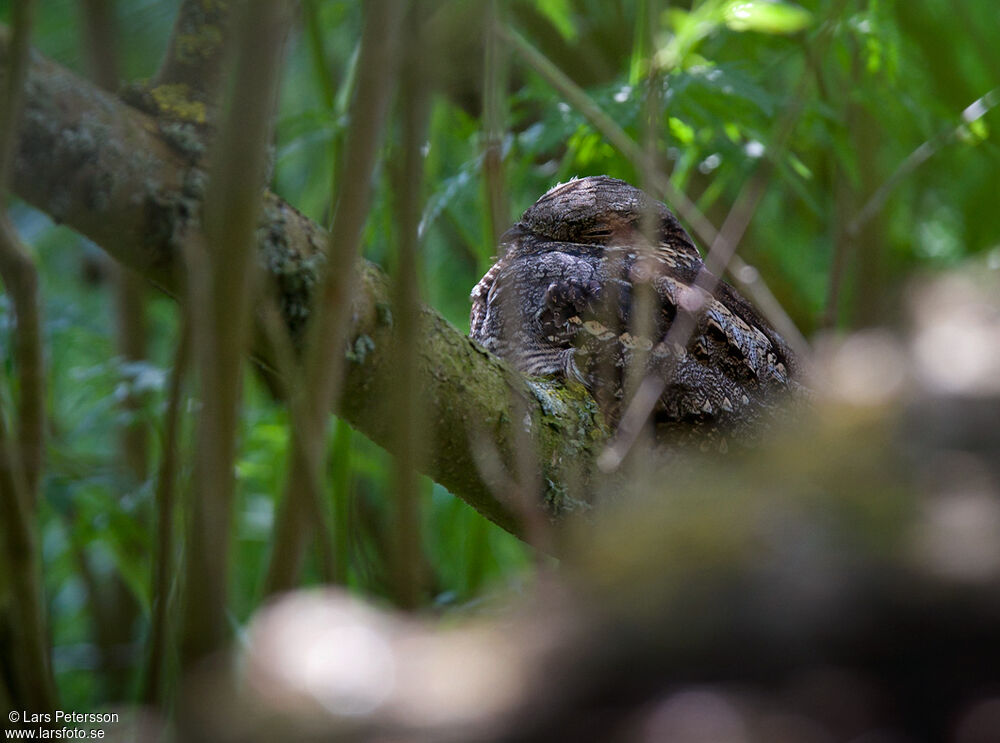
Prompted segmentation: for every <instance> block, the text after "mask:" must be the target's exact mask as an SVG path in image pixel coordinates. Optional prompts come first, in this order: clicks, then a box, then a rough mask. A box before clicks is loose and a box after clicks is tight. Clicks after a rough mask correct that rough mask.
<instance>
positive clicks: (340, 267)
mask: <svg viewBox="0 0 1000 743" xmlns="http://www.w3.org/2000/svg"><path fill="white" fill-rule="evenodd" d="M405 5H406V4H405V3H403V2H396V1H395V0H372V1H371V2H369V3H366V5H365V10H366V14H365V16H366V17H365V29H364V32H363V34H362V40H361V51H360V55H359V61H358V84H357V87H356V90H355V94H354V98H353V100H352V103H351V111H350V122H351V123H350V127H349V130H348V133H347V138H346V143H347V144H346V147H345V148H344V166H343V178H342V180H341V182H340V184H339V188H338V189H337V195H338V198H337V203H336V208H335V210H334V218H333V225H332V227H331V229H330V240H329V244H328V248H327V261H326V272H325V274H324V276H323V281H322V284H321V285H320V288H319V292H318V296H317V297H316V300H315V304H314V308H313V317H312V321H311V322H310V325H309V328H308V330H307V339H306V347H305V351H304V356H305V358H304V362H303V367H304V373H303V378H304V384H303V385H302V387H303V395H304V403H303V410H304V411H305V415H304V417H303V420H302V422H301V424H300V425H299V426H297V427H296V430H295V431H294V432H293V437H292V453H291V466H290V468H289V475H288V480H287V482H286V484H285V494H284V501H283V502H282V505H281V511H280V512H279V514H278V523H277V525H276V527H275V539H274V542H275V544H274V551H273V553H272V557H271V564H270V566H269V569H268V575H267V579H266V583H265V592H266V593H269V594H270V593H274V592H275V591H280V590H284V589H287V588H290V587H292V586H293V585H294V584H295V581H296V580H297V578H298V574H299V571H300V569H301V565H302V558H303V553H302V547H303V544H302V542H301V540H300V539H299V538H298V537H297V532H298V530H299V529H302V528H308V523H307V520H306V518H305V515H306V514H307V513H308V511H307V510H306V509H307V507H308V506H307V503H306V502H305V501H304V500H303V499H304V498H308V497H310V495H309V493H310V492H322V490H323V488H322V482H323V474H324V473H323V461H324V460H323V454H324V450H325V444H326V428H327V427H326V424H327V420H328V419H329V416H330V410H331V408H332V406H333V401H334V399H335V398H336V394H337V391H338V390H339V389H340V384H341V379H342V377H343V372H344V346H345V341H346V337H347V325H348V320H349V319H350V305H351V296H352V287H353V285H354V282H355V276H356V268H355V261H356V260H357V256H358V249H359V247H360V243H361V230H362V228H363V226H364V223H365V220H366V218H367V215H368V204H369V202H370V198H371V193H370V191H371V182H372V172H373V170H374V167H375V156H376V148H377V146H378V143H379V141H380V139H381V135H382V130H383V127H384V124H385V117H386V110H387V107H388V103H389V100H390V92H391V89H392V75H393V72H394V70H395V64H394V62H393V60H394V59H395V49H396V40H397V38H398V34H399V32H400V28H401V25H402V17H403V15H404V11H405V9H406V8H405ZM310 483H312V485H310Z"/></svg>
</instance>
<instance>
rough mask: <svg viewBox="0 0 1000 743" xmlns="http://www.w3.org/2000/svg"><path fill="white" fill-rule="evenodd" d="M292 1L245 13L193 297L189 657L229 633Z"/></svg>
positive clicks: (185, 644)
mask: <svg viewBox="0 0 1000 743" xmlns="http://www.w3.org/2000/svg"><path fill="white" fill-rule="evenodd" d="M288 20H289V18H288V16H287V8H286V5H285V3H283V2H278V3H249V4H248V5H247V6H246V11H245V14H244V16H243V17H242V19H241V21H242V23H241V27H240V33H239V35H238V37H237V38H238V46H237V50H236V52H237V55H236V61H237V64H236V67H235V80H234V83H233V89H232V93H231V98H230V101H229V104H228V110H227V112H226V116H225V120H224V123H223V125H222V127H221V129H220V132H219V136H218V138H217V143H218V144H217V148H216V152H215V160H214V166H213V169H212V172H211V178H210V185H209V192H208V194H207V196H206V200H205V205H204V226H205V234H206V237H207V241H206V242H207V245H208V246H210V253H209V265H210V271H209V276H208V277H203V276H199V275H193V276H192V279H193V280H194V281H195V282H201V283H202V286H203V287H205V285H206V284H207V288H208V290H209V291H208V292H207V293H206V296H205V297H204V298H202V297H198V296H197V295H195V296H194V299H195V300H197V299H202V301H203V302H204V303H203V304H201V305H200V306H197V307H192V308H191V310H190V311H191V312H192V315H191V316H192V318H197V319H196V320H195V324H194V326H193V334H192V341H193V350H194V358H195V360H196V361H197V368H198V370H199V377H200V387H201V395H200V397H201V404H202V409H201V414H200V416H199V419H198V433H197V440H198V450H197V454H196V459H195V477H194V492H193V497H192V499H191V503H190V507H191V508H190V519H189V524H188V532H187V540H186V548H187V554H186V561H185V583H184V591H185V600H184V627H183V632H182V640H181V653H182V660H183V662H184V663H185V664H190V663H192V662H194V661H197V660H198V659H200V658H201V657H202V656H204V655H205V654H207V653H208V652H210V651H212V650H214V649H216V648H218V647H220V646H221V645H222V643H223V642H224V640H225V638H226V637H227V636H228V622H227V619H226V603H227V600H226V597H227V593H228V592H227V590H226V588H227V583H228V565H229V560H228V556H229V542H230V533H231V517H232V514H231V511H232V499H233V494H234V481H233V465H234V459H235V455H236V433H237V427H238V411H239V405H240V396H241V394H242V385H241V383H240V382H241V377H242V368H243V359H244V355H245V353H246V347H247V344H248V340H249V338H248V330H249V327H250V323H249V320H250V314H251V297H252V293H253V285H254V283H255V282H254V280H253V279H254V271H253V269H254V266H255V261H254V255H253V252H252V250H251V247H252V246H253V244H254V234H255V230H256V227H257V219H258V214H259V211H260V206H261V195H262V192H263V187H264V185H265V184H264V178H265V172H266V168H267V144H268V142H269V140H270V131H271V125H272V114H273V111H274V106H275V104H276V97H277V90H278V81H279V72H280V70H281V56H282V52H283V47H284V40H285V35H286V31H287V23H288Z"/></svg>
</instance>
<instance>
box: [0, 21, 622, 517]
mask: <svg viewBox="0 0 1000 743" xmlns="http://www.w3.org/2000/svg"><path fill="white" fill-rule="evenodd" d="M8 44H9V39H8V34H7V32H6V30H5V29H2V28H0V64H2V63H5V62H6V57H7V51H8ZM201 155H202V145H201V141H200V139H199V138H198V137H197V136H196V131H195V130H194V129H193V128H192V127H190V126H189V125H186V124H183V123H178V122H176V121H172V122H159V121H157V120H156V119H154V118H152V117H150V116H147V115H145V114H143V113H141V112H140V111H137V110H135V109H132V108H130V107H129V106H127V105H126V104H125V103H123V102H122V101H120V100H119V99H117V98H115V97H114V96H112V95H109V94H107V93H105V92H103V91H101V90H99V89H98V88H96V87H95V86H93V85H90V84H89V83H87V82H86V81H84V80H82V79H80V78H78V77H76V76H75V75H73V74H72V73H71V72H69V71H67V70H65V69H64V68H62V67H60V66H59V65H56V64H55V63H53V62H51V61H49V60H46V59H44V58H43V57H41V56H40V55H38V54H35V55H33V58H32V64H31V70H30V73H29V79H28V83H27V90H26V101H25V118H24V126H23V128H22V131H21V136H20V139H19V142H18V146H17V152H16V157H15V163H14V173H13V189H14V191H15V193H17V194H18V195H19V196H21V197H22V198H24V199H25V200H26V201H28V202H30V203H31V204H33V205H34V206H35V207H37V208H39V209H41V210H42V211H44V212H46V213H48V214H49V215H50V216H51V217H52V218H53V219H55V220H56V221H58V222H63V223H65V224H67V225H68V226H70V227H72V228H73V229H75V230H77V231H78V232H80V233H82V234H84V235H86V236H87V237H89V238H90V239H91V240H93V241H94V242H95V243H97V244H98V245H100V246H101V247H102V248H104V249H105V250H106V251H107V252H108V253H109V254H111V255H112V256H113V257H114V258H115V259H116V260H118V261H120V262H122V263H123V264H125V265H127V266H129V267H131V268H132V269H134V270H135V271H137V272H139V273H140V274H141V275H143V276H144V277H146V278H147V279H149V280H150V281H152V282H153V283H154V284H156V285H157V286H159V287H160V288H161V289H163V290H164V291H165V292H167V293H168V294H171V295H174V296H177V295H179V294H180V293H181V292H182V290H183V271H182V249H183V246H184V245H185V244H187V243H189V242H190V241H199V240H204V235H203V233H202V231H201V225H200V212H201V200H202V196H203V191H204V185H205V180H206V178H205V172H204V170H203V168H202V167H201V165H200V158H201ZM326 240H327V236H326V233H325V232H324V230H323V229H322V228H321V227H320V226H319V225H317V224H316V223H314V222H312V221H311V220H309V219H307V218H306V217H305V216H303V215H302V214H300V213H299V212H297V211H296V210H295V209H294V207H292V206H291V205H289V204H288V203H287V202H285V201H283V200H282V199H280V198H279V197H278V196H276V195H274V194H272V193H267V194H265V197H264V202H263V217H262V220H261V223H260V226H259V227H258V230H257V241H258V245H257V251H258V259H259V261H260V262H261V264H262V265H263V266H264V267H265V269H266V271H267V272H268V274H269V275H270V278H271V280H272V285H273V287H274V290H275V291H276V294H277V298H278V302H279V305H280V307H281V310H282V313H283V315H284V318H285V321H286V322H287V324H288V326H289V328H290V330H291V332H292V334H293V337H296V338H301V334H302V329H303V327H304V325H305V323H306V321H307V319H308V317H309V313H310V306H311V295H312V292H313V288H314V286H315V284H316V280H317V275H318V269H319V263H320V261H321V252H322V248H323V246H324V244H325V243H326ZM357 276H358V283H359V286H358V287H357V291H356V293H355V297H354V306H353V311H352V313H351V328H350V332H349V342H348V344H347V347H346V348H345V353H346V354H347V358H348V360H349V363H348V368H347V372H346V378H345V384H344V389H343V392H342V395H341V399H340V402H339V404H338V405H337V406H336V411H337V412H338V413H339V414H340V415H342V416H343V417H344V418H345V419H346V420H347V421H348V422H350V423H351V425H353V426H354V427H355V428H357V429H358V430H359V431H361V432H362V433H364V434H365V435H367V436H368V437H369V438H371V439H372V440H373V441H375V442H376V443H379V444H381V445H384V446H386V447H389V448H391V446H392V431H393V427H394V422H393V416H392V411H391V409H389V406H388V405H387V404H386V398H387V397H388V395H387V394H386V393H387V390H388V389H390V388H391V386H392V384H393V380H394V378H395V375H394V370H393V366H392V358H393V355H392V350H391V345H392V309H391V299H390V290H389V285H388V283H387V281H386V279H385V277H384V275H383V274H382V272H381V271H380V270H379V269H378V268H377V267H376V266H374V265H372V264H371V263H368V262H366V261H361V262H360V264H359V266H358V270H357ZM417 327H418V328H419V331H418V332H419V337H420V340H419V342H418V344H417V345H418V347H419V349H420V352H419V359H418V368H419V373H420V376H421V377H422V379H423V386H422V389H423V394H424V396H425V397H426V400H427V405H428V409H429V410H431V411H433V413H432V415H430V416H429V419H428V420H427V424H426V425H427V431H426V438H427V454H426V457H425V459H424V460H423V462H422V463H421V470H422V471H423V472H425V473H426V474H427V475H429V476H430V477H431V478H432V479H434V480H435V481H437V482H439V483H441V484H442V485H444V486H445V487H447V488H448V489H449V490H450V491H451V492H452V493H453V494H455V495H456V496H458V497H460V498H462V499H463V500H465V501H466V502H468V503H469V504H470V505H472V506H473V507H475V508H476V509H477V510H478V511H480V512H481V513H482V514H484V515H485V516H487V517H488V518H490V519H491V520H493V521H495V522H496V523H498V524H500V525H501V526H503V527H504V528H506V529H508V530H510V531H513V532H515V533H517V532H518V529H519V527H518V524H517V520H516V519H515V518H514V516H513V515H512V513H513V508H512V504H510V503H505V502H503V495H502V494H503V493H504V491H505V489H506V487H507V485H508V480H509V478H508V477H507V476H506V473H505V467H506V466H507V464H508V463H509V462H511V461H512V452H513V450H514V447H513V435H512V433H513V430H512V427H513V426H514V425H517V426H522V427H525V428H528V429H529V430H530V431H531V433H532V436H533V440H534V442H535V444H536V446H537V453H538V470H539V474H540V476H541V481H542V482H543V483H545V485H546V492H545V493H544V499H545V501H546V505H547V507H548V509H549V510H550V512H552V513H554V514H560V513H562V512H564V511H567V510H572V509H573V508H574V507H578V506H579V505H580V499H581V497H582V494H581V493H580V492H579V488H578V487H574V486H573V485H572V483H580V482H582V481H583V480H584V479H585V478H581V474H586V473H589V472H590V471H591V463H592V462H593V459H594V456H595V454H596V451H595V450H596V449H597V448H598V446H599V445H600V444H601V443H602V442H603V441H604V439H605V438H606V436H607V430H606V428H605V426H604V423H603V421H602V420H601V418H600V415H599V413H598V412H597V409H596V406H595V405H594V403H593V401H592V399H591V398H590V397H589V395H588V394H587V393H586V392H585V391H584V390H583V389H582V388H579V389H578V388H572V389H567V388H563V387H559V386H555V385H552V384H550V383H546V382H539V381H537V380H528V379H525V378H523V377H521V376H520V375H518V374H517V373H516V372H514V371H512V370H511V369H510V368H509V367H508V366H507V365H506V364H504V363H503V362H501V361H500V360H498V359H497V358H496V357H494V356H492V355H491V354H489V353H487V352H486V351H485V350H483V349H482V348H481V347H480V346H478V345H477V344H475V343H473V342H472V341H471V340H469V339H468V338H467V337H465V336H464V335H463V334H462V333H460V332H459V331H458V330H456V329H455V328H454V327H453V326H451V325H450V324H449V323H448V322H447V321H446V320H445V319H444V318H442V317H441V316H440V315H439V314H438V313H437V312H435V311H434V310H433V309H431V308H428V307H422V308H421V310H420V317H419V321H418V323H417ZM257 335H258V339H259V340H257V341H256V342H255V354H256V356H257V357H258V358H259V360H261V361H262V362H263V363H265V364H267V363H268V359H269V358H270V357H271V355H272V354H271V351H270V349H269V348H268V347H267V344H266V343H265V342H264V341H263V340H260V339H262V338H263V337H264V334H263V333H258V334H257ZM512 389H513V390H514V391H515V392H516V393H517V394H518V395H519V396H520V397H522V398H523V399H524V400H525V401H526V404H527V411H528V415H527V416H526V417H523V418H521V419H519V420H517V421H513V420H512V412H511V406H510V395H511V393H510V391H511V390H512ZM484 462H485V464H484ZM501 465H502V466H501ZM567 483H570V485H567Z"/></svg>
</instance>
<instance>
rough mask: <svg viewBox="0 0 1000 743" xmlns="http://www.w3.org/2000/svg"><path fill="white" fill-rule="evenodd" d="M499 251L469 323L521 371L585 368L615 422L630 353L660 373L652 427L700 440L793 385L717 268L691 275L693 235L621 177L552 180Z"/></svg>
mask: <svg viewBox="0 0 1000 743" xmlns="http://www.w3.org/2000/svg"><path fill="white" fill-rule="evenodd" d="M644 228H645V229H644ZM646 235H649V236H650V238H651V239H647V238H646V237H645V236H646ZM499 254H500V256H499V259H498V260H497V262H496V263H495V264H494V265H493V267H492V268H490V270H489V271H488V272H487V273H486V275H485V276H483V278H482V279H481V280H480V281H479V283H478V284H477V285H476V287H475V288H474V289H473V290H472V313H471V328H472V329H471V332H470V335H471V337H472V338H473V339H474V340H477V341H479V342H480V343H481V344H482V345H483V346H485V347H486V348H487V349H489V350H490V351H492V352H494V353H496V354H497V355H499V356H501V357H503V358H505V359H507V360H508V361H510V362H511V363H513V364H514V365H515V366H516V367H517V368H518V369H519V370H520V371H522V372H523V373H525V374H528V375H535V376H555V377H558V378H564V379H570V380H577V381H579V382H582V383H583V384H584V385H585V386H586V387H587V388H588V389H589V390H590V392H591V393H592V394H593V395H594V397H595V399H597V401H598V403H599V404H600V405H601V407H602V409H603V411H604V413H605V415H606V416H607V417H608V418H609V420H610V422H611V423H612V424H616V423H617V422H618V420H619V418H620V417H621V415H622V413H623V411H624V404H625V402H624V401H625V398H626V388H627V387H628V380H629V379H634V378H635V377H634V375H633V376H631V377H630V373H631V372H630V370H633V369H635V368H636V367H638V368H640V369H641V370H642V373H643V375H660V377H661V379H662V381H663V386H662V388H663V392H662V394H661V395H660V397H659V399H658V401H657V404H656V407H655V409H654V411H653V420H654V423H655V425H656V426H657V432H658V437H660V438H664V437H673V438H674V439H678V438H687V437H689V434H691V433H692V432H695V433H696V434H697V436H696V439H697V440H699V441H701V442H702V445H703V448H704V442H705V441H706V440H712V441H715V442H718V443H720V448H724V447H725V446H726V444H725V440H726V439H725V438H724V437H725V436H726V434H728V433H730V432H732V433H737V434H739V433H741V432H742V433H745V432H749V431H751V430H753V429H754V428H755V427H756V424H757V423H759V422H760V421H761V420H762V419H765V418H767V417H768V416H769V414H770V412H771V411H772V410H773V409H774V408H775V399H776V397H777V394H776V393H780V392H782V391H787V390H789V389H794V388H797V386H798V385H797V383H796V382H795V381H794V376H795V372H796V366H795V361H794V359H793V357H792V354H791V352H790V350H789V348H788V346H787V345H786V343H785V342H784V340H782V338H781V337H780V336H779V335H778V334H777V333H776V332H775V331H774V329H773V328H771V326H770V325H768V323H767V322H766V321H765V320H764V319H763V318H762V317H761V316H760V315H759V314H758V313H757V311H756V310H754V308H753V307H751V305H750V304H749V302H747V301H746V300H745V299H744V298H743V297H742V296H740V295H739V294H738V293H737V292H736V290H735V289H733V288H732V287H731V286H729V285H728V284H726V283H725V282H723V281H713V282H712V283H714V288H713V289H712V291H711V293H708V292H706V291H705V290H704V289H702V288H700V286H696V285H695V278H696V276H698V273H699V271H703V270H705V269H704V264H703V263H702V260H701V257H700V255H699V254H698V250H697V249H696V248H695V246H694V243H693V242H692V240H691V238H690V237H689V236H688V234H687V233H686V232H685V231H684V229H683V228H682V227H681V225H680V223H679V222H678V221H677V219H676V218H675V217H674V215H673V214H672V213H671V212H670V210H669V209H668V208H667V207H666V206H665V205H664V204H662V203H660V202H658V201H655V200H654V199H652V198H650V197H648V196H647V195H646V194H645V193H643V192H642V191H640V190H639V189H637V188H635V187H633V186H630V185H629V184H628V183H625V182H624V181H620V180H617V179H615V178H610V177H608V176H594V177H588V178H580V179H574V180H572V181H570V182H568V183H564V184H560V185H558V186H556V187H555V188H553V189H551V190H550V191H549V192H548V193H546V194H545V195H544V196H542V197H541V198H540V199H539V200H538V201H537V202H535V204H534V205H533V206H531V207H530V208H529V209H528V210H527V211H525V212H524V214H523V215H522V216H521V219H520V221H519V222H518V223H517V224H515V225H514V226H513V227H512V228H511V229H510V230H508V231H507V232H506V233H505V234H504V235H503V236H502V237H501V239H500V245H499ZM712 278H714V277H712ZM703 279H704V277H703ZM701 285H702V286H704V285H705V282H704V280H703V281H702V282H701ZM643 295H644V296H646V297H648V299H645V300H640V296H643ZM637 307H645V308H647V309H646V310H644V311H643V312H644V314H645V317H646V322H645V323H642V322H639V318H637V317H636V314H637ZM678 312H684V313H689V316H690V317H691V318H693V320H694V321H695V324H694V329H693V331H692V332H691V333H690V338H689V340H688V342H687V343H686V345H680V344H678V343H676V339H672V341H671V342H668V341H667V333H668V331H669V330H670V328H671V326H672V325H673V323H674V321H675V319H676V318H677V317H678Z"/></svg>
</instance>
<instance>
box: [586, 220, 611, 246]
mask: <svg viewBox="0 0 1000 743" xmlns="http://www.w3.org/2000/svg"><path fill="white" fill-rule="evenodd" d="M580 237H582V238H583V239H584V240H587V241H594V242H597V241H599V240H606V239H607V238H609V237H611V228H610V227H608V226H607V225H603V224H602V225H598V226H596V227H591V228H590V229H589V230H584V231H583V232H582V233H581V234H580Z"/></svg>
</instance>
